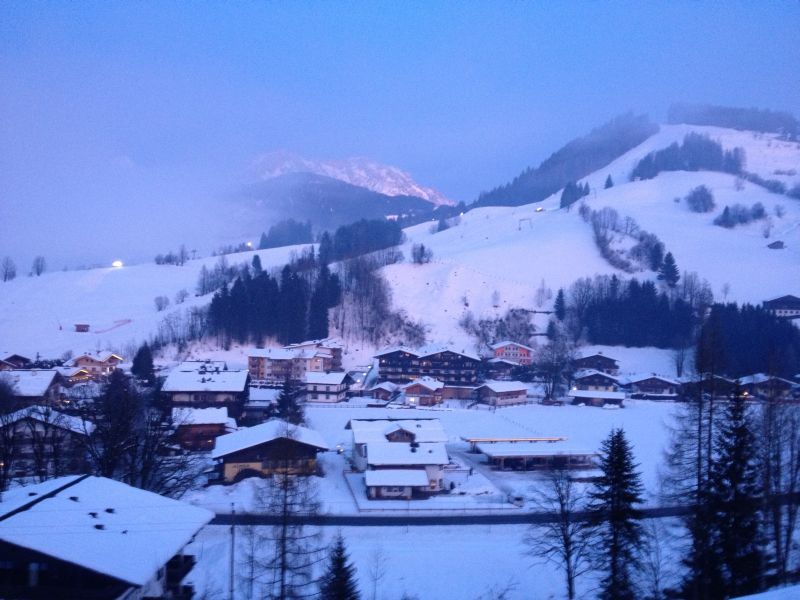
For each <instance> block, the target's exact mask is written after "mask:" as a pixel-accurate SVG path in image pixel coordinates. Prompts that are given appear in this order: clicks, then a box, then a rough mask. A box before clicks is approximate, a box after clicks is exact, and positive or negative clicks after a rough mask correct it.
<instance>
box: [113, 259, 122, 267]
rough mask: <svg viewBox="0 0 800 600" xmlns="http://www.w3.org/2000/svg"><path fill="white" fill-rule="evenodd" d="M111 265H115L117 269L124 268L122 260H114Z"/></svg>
mask: <svg viewBox="0 0 800 600" xmlns="http://www.w3.org/2000/svg"><path fill="white" fill-rule="evenodd" d="M111 266H112V267H114V268H115V269H120V268H122V261H121V260H115V261H114V262H112V263H111Z"/></svg>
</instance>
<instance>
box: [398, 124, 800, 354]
mask: <svg viewBox="0 0 800 600" xmlns="http://www.w3.org/2000/svg"><path fill="white" fill-rule="evenodd" d="M689 131H698V132H700V133H707V134H708V135H710V136H711V137H712V138H714V139H718V140H719V141H720V142H721V143H722V144H723V146H724V147H725V148H733V147H735V146H740V147H743V148H744V149H745V152H746V155H747V161H748V162H747V167H746V168H747V169H748V170H750V171H754V172H757V173H758V174H760V175H761V176H762V177H765V178H768V179H776V178H777V179H780V180H782V181H785V182H786V183H787V184H788V185H790V186H791V185H793V184H794V183H795V182H798V181H800V176H781V175H776V174H774V171H775V170H783V171H790V170H791V169H795V170H800V145H798V144H796V143H789V142H781V141H779V140H776V139H774V136H769V135H762V134H754V133H753V132H739V131H733V130H727V129H720V128H715V127H694V126H687V125H670V126H664V127H662V129H661V131H660V132H659V133H658V134H656V135H655V136H653V137H651V138H649V139H648V140H646V141H645V142H644V143H642V144H641V145H640V146H638V147H636V148H634V149H633V150H631V151H630V152H628V153H626V154H625V155H623V156H622V157H620V158H619V159H617V160H616V161H614V162H613V163H611V164H610V165H608V166H607V167H605V168H602V169H599V170H598V171H597V172H596V173H594V174H593V175H590V176H589V177H587V178H585V179H584V180H582V181H588V182H589V184H590V186H591V187H592V190H593V192H592V194H590V195H589V196H587V198H585V201H586V203H587V204H588V205H589V207H590V208H592V209H595V210H599V209H601V208H603V207H605V206H609V207H612V208H614V209H615V210H617V211H618V212H619V213H620V215H621V216H622V217H623V218H624V217H626V216H630V217H632V218H634V219H635V220H636V222H637V223H638V224H639V226H640V227H641V228H642V229H644V230H646V231H649V232H651V233H655V234H656V235H657V236H658V237H659V238H660V239H661V240H662V241H663V242H664V243H665V244H666V247H667V250H669V251H671V252H673V254H674V255H675V258H676V260H677V263H678V267H679V269H680V270H681V271H682V272H683V271H695V272H697V273H698V274H699V275H700V276H701V277H703V278H705V279H707V280H708V281H709V282H710V283H711V285H712V288H713V291H714V293H715V296H716V297H717V299H724V296H723V286H725V284H728V285H729V286H730V293H729V295H728V296H727V300H730V301H740V302H750V303H760V302H762V301H764V300H768V299H770V298H774V297H777V296H781V295H784V294H798V295H800V283H798V282H800V277H798V275H800V273H798V267H797V265H798V263H800V204H798V203H797V201H795V200H793V199H792V198H789V197H787V196H783V195H778V194H772V193H769V192H767V191H766V190H765V189H764V188H761V187H759V186H756V185H754V184H751V183H747V182H745V183H744V185H743V187H742V189H741V190H737V185H736V178H735V177H733V176H731V175H727V174H722V173H710V172H694V173H687V172H667V173H661V174H660V175H659V176H658V177H656V178H654V179H652V180H648V181H636V182H630V181H628V178H629V175H630V172H631V170H632V169H633V167H634V165H635V164H636V163H637V162H638V160H640V159H641V158H642V157H643V156H645V155H646V154H647V153H648V152H650V151H652V150H657V149H660V148H664V147H666V146H668V145H669V144H670V143H672V142H673V141H681V140H682V139H683V137H684V136H685V135H686V133H688V132H689ZM608 174H611V175H612V178H613V179H614V182H615V185H614V187H612V188H610V189H607V190H606V189H603V184H604V181H605V179H606V176H607V175H608ZM699 185H705V186H707V187H708V188H709V189H711V191H712V193H713V194H714V198H715V201H716V208H715V210H714V211H712V212H710V213H705V214H697V213H692V212H690V211H689V210H688V209H687V207H686V205H685V202H683V201H680V202H677V203H676V202H675V198H684V197H685V196H686V194H687V193H688V192H689V191H690V190H691V189H693V188H694V187H697V186H699ZM559 198H560V193H556V194H553V196H551V197H550V198H548V199H546V200H545V201H543V202H540V203H537V204H530V205H526V206H519V207H487V208H481V209H476V210H473V211H470V212H468V213H466V214H465V215H463V216H462V217H461V221H460V223H459V224H458V225H456V226H453V227H451V228H450V229H448V230H446V231H443V232H439V233H433V231H435V229H432V228H431V225H430V224H429V223H425V224H421V225H417V226H415V227H411V228H409V229H407V230H406V234H407V237H408V241H407V243H406V246H405V247H404V249H403V251H404V253H405V254H406V255H409V254H410V252H411V245H412V244H415V243H422V244H425V246H426V247H429V248H430V249H431V250H432V252H433V260H432V262H431V263H430V264H427V265H414V264H409V263H403V264H398V265H391V266H388V267H386V268H385V269H384V273H385V275H386V277H387V279H388V280H389V281H390V283H391V284H392V289H393V294H394V301H395V304H396V306H398V307H399V308H401V309H403V310H405V311H406V312H407V313H408V314H409V315H410V316H412V317H413V318H417V319H421V320H422V321H423V323H425V324H426V325H427V326H428V328H429V332H430V337H431V338H432V339H433V340H436V341H440V342H448V343H453V344H454V345H456V346H457V347H458V346H469V345H470V344H474V341H473V340H470V339H469V337H468V336H467V335H466V333H465V332H464V331H463V330H462V329H461V327H459V325H458V321H459V319H460V318H461V317H462V316H464V314H466V312H467V311H469V312H472V313H474V314H475V315H476V316H478V317H482V318H486V317H498V316H501V315H502V314H503V313H505V311H506V310H507V309H508V308H512V307H526V308H532V307H534V306H535V302H534V297H535V292H536V288H537V287H538V286H539V285H540V283H541V281H545V283H546V285H547V286H548V287H550V288H551V289H552V290H553V293H554V294H555V291H556V290H557V289H558V288H559V287H568V286H569V285H570V284H571V283H573V282H574V281H575V280H576V279H578V278H579V277H582V276H592V275H594V274H613V273H616V274H618V275H625V274H623V273H620V272H619V271H617V270H616V269H614V268H612V267H611V266H610V265H609V264H608V263H607V262H605V261H604V260H603V259H602V257H601V256H600V254H599V252H598V250H597V248H596V247H595V245H594V243H593V241H592V232H591V228H590V226H589V225H588V224H586V223H584V222H583V220H582V219H581V217H580V215H579V214H578V210H577V207H574V208H573V209H572V210H570V211H567V210H563V209H559V208H558V205H559ZM756 202H761V203H762V204H763V205H764V207H765V209H766V212H767V213H768V215H769V219H768V220H762V221H757V222H755V223H752V224H749V225H745V226H739V227H736V228H734V229H724V228H722V227H718V226H715V225H713V223H712V222H713V220H714V218H715V217H716V216H717V215H718V214H719V213H721V212H722V210H723V209H724V207H725V205H732V204H735V203H739V204H743V205H746V206H748V207H749V206H751V205H752V204H754V203H756ZM779 205H780V206H781V207H782V208H783V210H784V212H785V214H784V216H783V217H778V216H777V214H776V213H775V211H776V207H777V206H779ZM767 222H770V223H771V225H772V229H771V233H770V237H769V238H765V237H764V235H763V233H764V226H765V224H766V223H767ZM775 240H782V241H783V242H784V243H785V244H786V245H787V247H786V249H784V250H770V249H768V248H767V247H766V246H767V244H768V243H770V242H772V241H775ZM791 274H794V277H792V276H791ZM637 276H638V277H639V278H653V277H654V274H653V273H639V274H637ZM548 306H549V303H548V305H545V306H544V308H548ZM537 325H540V326H542V327H543V326H544V325H546V321H544V320H542V319H538V320H537Z"/></svg>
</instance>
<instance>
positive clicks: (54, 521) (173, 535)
mask: <svg viewBox="0 0 800 600" xmlns="http://www.w3.org/2000/svg"><path fill="white" fill-rule="evenodd" d="M47 494H52V495H51V496H48V497H44V496H45V495H47ZM26 507H27V508H26ZM15 510H18V511H19V512H16V513H14V514H11V513H12V512H13V511H15ZM213 517H214V513H213V512H211V511H210V510H206V509H205V508H199V507H196V506H191V505H189V504H185V503H183V502H178V501H177V500H172V499H170V498H165V497H163V496H159V495H158V494H154V493H152V492H146V491H144V490H141V489H138V488H134V487H131V486H128V485H125V484H124V483H120V482H118V481H113V480H111V479H105V478H103V477H93V476H87V475H82V476H71V477H61V478H58V479H53V480H51V481H47V482H45V483H41V484H38V485H31V486H26V487H22V488H17V489H14V490H11V491H9V492H5V493H4V494H3V502H2V503H0V539H1V540H3V541H5V542H8V543H11V544H15V545H18V546H22V547H25V548H29V549H31V550H34V551H36V552H41V553H42V554H46V555H48V556H52V557H54V558H57V559H59V560H63V561H66V562H68V563H72V564H75V565H79V566H81V567H84V568H86V569H89V570H92V571H95V572H97V573H102V574H104V575H108V576H109V577H113V578H115V579H118V580H120V581H124V582H126V583H128V584H130V585H134V586H142V585H144V584H146V583H147V582H149V581H150V580H151V579H153V578H154V577H155V576H156V574H157V572H158V570H159V569H160V568H161V567H163V566H164V565H165V564H166V563H167V561H168V560H169V559H170V558H172V557H173V556H174V555H175V554H177V553H178V552H179V551H180V550H181V549H182V548H183V547H184V546H186V544H188V543H189V541H191V539H192V537H193V536H194V535H195V534H196V533H197V532H198V531H199V530H200V529H201V528H202V527H203V526H204V525H206V524H207V523H208V522H209V521H211V519H212V518H213Z"/></svg>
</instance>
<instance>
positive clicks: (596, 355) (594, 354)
mask: <svg viewBox="0 0 800 600" xmlns="http://www.w3.org/2000/svg"><path fill="white" fill-rule="evenodd" d="M587 358H605V359H607V360H611V361H614V362H615V363H618V362H619V361H618V360H617V359H616V358H611V357H610V356H606V355H605V354H603V353H602V352H592V353H591V354H585V355H582V356H579V357H578V358H576V359H575V360H576V361H577V360H586V359H587Z"/></svg>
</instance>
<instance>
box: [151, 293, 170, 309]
mask: <svg viewBox="0 0 800 600" xmlns="http://www.w3.org/2000/svg"><path fill="white" fill-rule="evenodd" d="M153 301H154V302H155V305H156V310H157V311H158V312H161V311H162V310H164V309H165V308H167V307H168V306H169V298H167V297H166V296H156V297H155V298H154V299H153Z"/></svg>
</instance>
